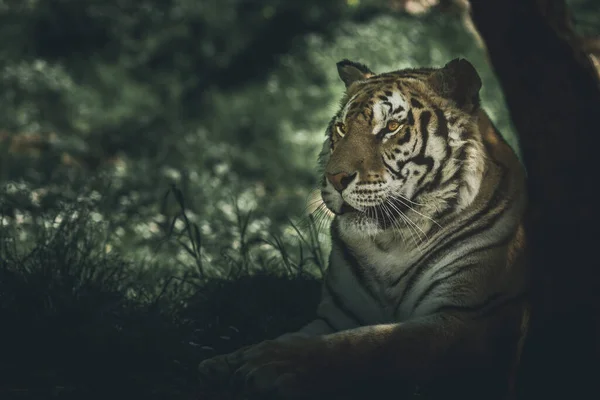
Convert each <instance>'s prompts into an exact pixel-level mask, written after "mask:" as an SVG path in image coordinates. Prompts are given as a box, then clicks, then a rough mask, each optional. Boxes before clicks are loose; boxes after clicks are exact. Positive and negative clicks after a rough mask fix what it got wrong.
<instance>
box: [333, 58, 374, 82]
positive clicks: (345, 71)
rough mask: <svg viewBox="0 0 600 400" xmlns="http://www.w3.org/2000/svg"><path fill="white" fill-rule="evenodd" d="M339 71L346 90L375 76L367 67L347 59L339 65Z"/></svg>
mask: <svg viewBox="0 0 600 400" xmlns="http://www.w3.org/2000/svg"><path fill="white" fill-rule="evenodd" d="M337 70H338V74H339V75H340V78H342V81H344V84H345V85H346V88H348V87H349V86H350V85H352V84H353V83H354V82H356V81H362V80H365V79H367V78H370V77H372V76H373V75H375V74H374V73H373V71H371V70H370V69H369V68H367V66H366V65H364V64H360V63H357V62H354V61H350V60H346V59H344V60H342V61H340V62H338V63H337Z"/></svg>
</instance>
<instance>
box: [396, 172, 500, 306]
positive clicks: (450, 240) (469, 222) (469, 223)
mask: <svg viewBox="0 0 600 400" xmlns="http://www.w3.org/2000/svg"><path fill="white" fill-rule="evenodd" d="M506 178H507V176H506V171H504V170H503V171H502V177H501V179H500V182H499V184H498V185H497V186H496V188H495V190H494V193H493V195H492V197H491V198H490V200H489V201H488V203H487V204H486V205H485V207H483V208H482V209H481V210H479V211H478V212H477V213H475V214H473V215H472V216H471V217H470V218H468V220H467V221H465V223H463V224H460V225H459V226H457V227H456V229H455V230H454V231H453V232H451V233H449V234H448V235H446V237H448V240H447V241H446V242H445V243H444V244H443V245H441V246H440V247H439V248H438V249H435V251H433V252H430V253H427V254H424V255H423V256H421V258H420V259H419V260H418V261H417V262H416V263H414V264H413V265H412V266H411V267H409V268H407V269H406V270H405V271H404V272H403V273H402V274H401V275H400V276H399V277H398V278H397V279H396V280H394V282H392V287H393V286H397V285H398V284H399V283H400V282H401V281H402V279H404V277H406V275H407V274H408V273H410V272H411V271H412V270H413V269H415V268H417V267H418V266H419V265H420V264H427V262H428V261H429V260H430V259H431V258H433V257H434V256H435V255H436V254H438V253H439V252H440V251H444V250H446V249H447V247H449V246H451V245H454V244H455V243H457V242H458V241H461V240H463V239H464V238H466V237H469V236H472V235H473V234H478V233H480V232H482V231H484V230H486V229H488V228H489V226H490V225H493V224H494V223H495V222H496V221H497V220H498V219H499V218H500V217H501V216H502V213H498V214H496V215H494V216H493V217H491V218H490V221H487V223H486V224H484V225H483V226H481V227H480V228H477V229H475V228H474V229H468V228H470V227H472V226H475V225H474V223H475V222H478V221H480V220H481V219H482V217H483V216H484V215H486V214H487V213H488V212H489V211H490V209H492V208H495V207H496V206H497V205H498V204H499V203H500V202H501V201H502V200H503V199H504V198H503V196H502V195H503V194H504V190H503V189H504V185H503V182H504V181H505V179H506ZM465 228H466V229H467V230H466V231H464V232H463V234H462V235H460V236H458V237H457V238H454V237H453V236H454V235H455V234H457V233H458V232H459V231H461V230H464V229H465ZM399 304H400V303H399Z"/></svg>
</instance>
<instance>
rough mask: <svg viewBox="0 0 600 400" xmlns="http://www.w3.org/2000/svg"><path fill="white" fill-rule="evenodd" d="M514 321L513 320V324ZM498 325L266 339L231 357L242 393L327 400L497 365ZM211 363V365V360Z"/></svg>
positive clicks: (420, 323) (402, 326) (439, 321)
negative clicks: (494, 349)
mask: <svg viewBox="0 0 600 400" xmlns="http://www.w3.org/2000/svg"><path fill="white" fill-rule="evenodd" d="M505 322H506V321H505ZM495 326H498V324H496V323H490V321H474V320H465V319H461V318H460V317H457V316H453V315H447V314H438V315H432V316H428V317H423V318H420V319H417V320H414V321H408V322H403V323H397V324H385V325H373V326H366V327H361V328H356V329H351V330H347V331H342V332H337V333H333V334H328V335H324V336H315V337H296V338H290V340H287V341H277V340H275V341H266V342H263V343H261V344H259V345H256V346H252V347H249V348H247V349H244V350H242V351H240V352H237V353H235V354H234V355H232V356H229V359H228V363H229V364H230V367H231V370H235V372H233V379H232V381H231V385H232V387H234V388H235V389H236V391H239V392H242V393H244V394H246V395H249V394H259V393H260V394H275V395H278V397H279V396H280V397H284V398H288V397H289V398H321V396H324V397H327V396H328V395H331V394H336V395H340V394H342V393H343V394H346V393H356V391H361V389H365V388H371V389H370V390H371V393H372V390H373V389H375V388H382V387H385V386H386V384H390V385H396V386H397V385H398V383H399V382H404V383H407V384H413V385H414V384H419V383H427V382H429V381H431V380H435V379H436V378H438V377H443V376H445V375H448V374H454V373H458V372H460V371H464V372H465V373H466V371H468V370H472V369H473V367H474V366H484V367H485V366H486V362H490V360H492V358H490V357H489V354H488V352H487V350H488V349H490V348H492V347H493V346H491V345H492V343H490V341H491V340H493V339H492V335H490V333H492V332H493V331H494V330H495V329H494V327H495ZM209 363H210V362H209Z"/></svg>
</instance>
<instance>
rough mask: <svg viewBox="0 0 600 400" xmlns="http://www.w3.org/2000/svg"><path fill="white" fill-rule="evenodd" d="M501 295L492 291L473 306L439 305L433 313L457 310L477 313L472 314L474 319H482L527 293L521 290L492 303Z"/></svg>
mask: <svg viewBox="0 0 600 400" xmlns="http://www.w3.org/2000/svg"><path fill="white" fill-rule="evenodd" d="M501 296H502V294H501V293H494V294H493V295H491V296H489V297H488V298H487V299H486V300H485V301H483V302H482V303H480V304H478V305H474V306H450V305H448V306H441V307H438V308H437V309H436V310H435V313H443V312H448V311H450V312H452V311H457V312H461V313H479V314H478V315H475V316H473V318H474V319H484V318H487V317H489V316H490V315H494V314H496V312H497V311H498V310H499V309H501V308H502V307H504V306H506V305H509V304H511V303H518V302H521V301H524V300H526V298H527V293H526V292H521V293H518V294H516V295H514V296H511V297H506V298H504V299H503V300H501V301H499V302H498V303H494V302H495V301H496V300H497V299H498V298H500V297H501Z"/></svg>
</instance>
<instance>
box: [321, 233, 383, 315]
mask: <svg viewBox="0 0 600 400" xmlns="http://www.w3.org/2000/svg"><path fill="white" fill-rule="evenodd" d="M338 229H339V227H338V226H337V224H336V225H335V226H332V229H331V242H332V243H335V244H336V245H337V246H338V247H339V248H340V250H341V253H342V257H343V259H344V262H346V263H347V264H348V265H349V266H350V272H352V275H353V276H354V279H356V281H357V282H358V283H359V284H360V286H362V288H363V289H365V291H366V292H367V293H368V294H369V296H371V298H372V299H373V300H375V302H376V303H378V304H379V305H380V306H381V307H383V304H381V301H380V300H379V298H378V297H377V295H376V293H375V291H374V290H373V288H372V287H370V286H369V285H368V284H367V277H366V268H365V267H364V266H362V265H360V263H359V262H358V260H357V259H356V257H355V256H354V254H353V253H352V250H350V249H349V248H348V246H346V244H345V243H344V242H343V241H342V239H341V238H340V236H339V232H338Z"/></svg>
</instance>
